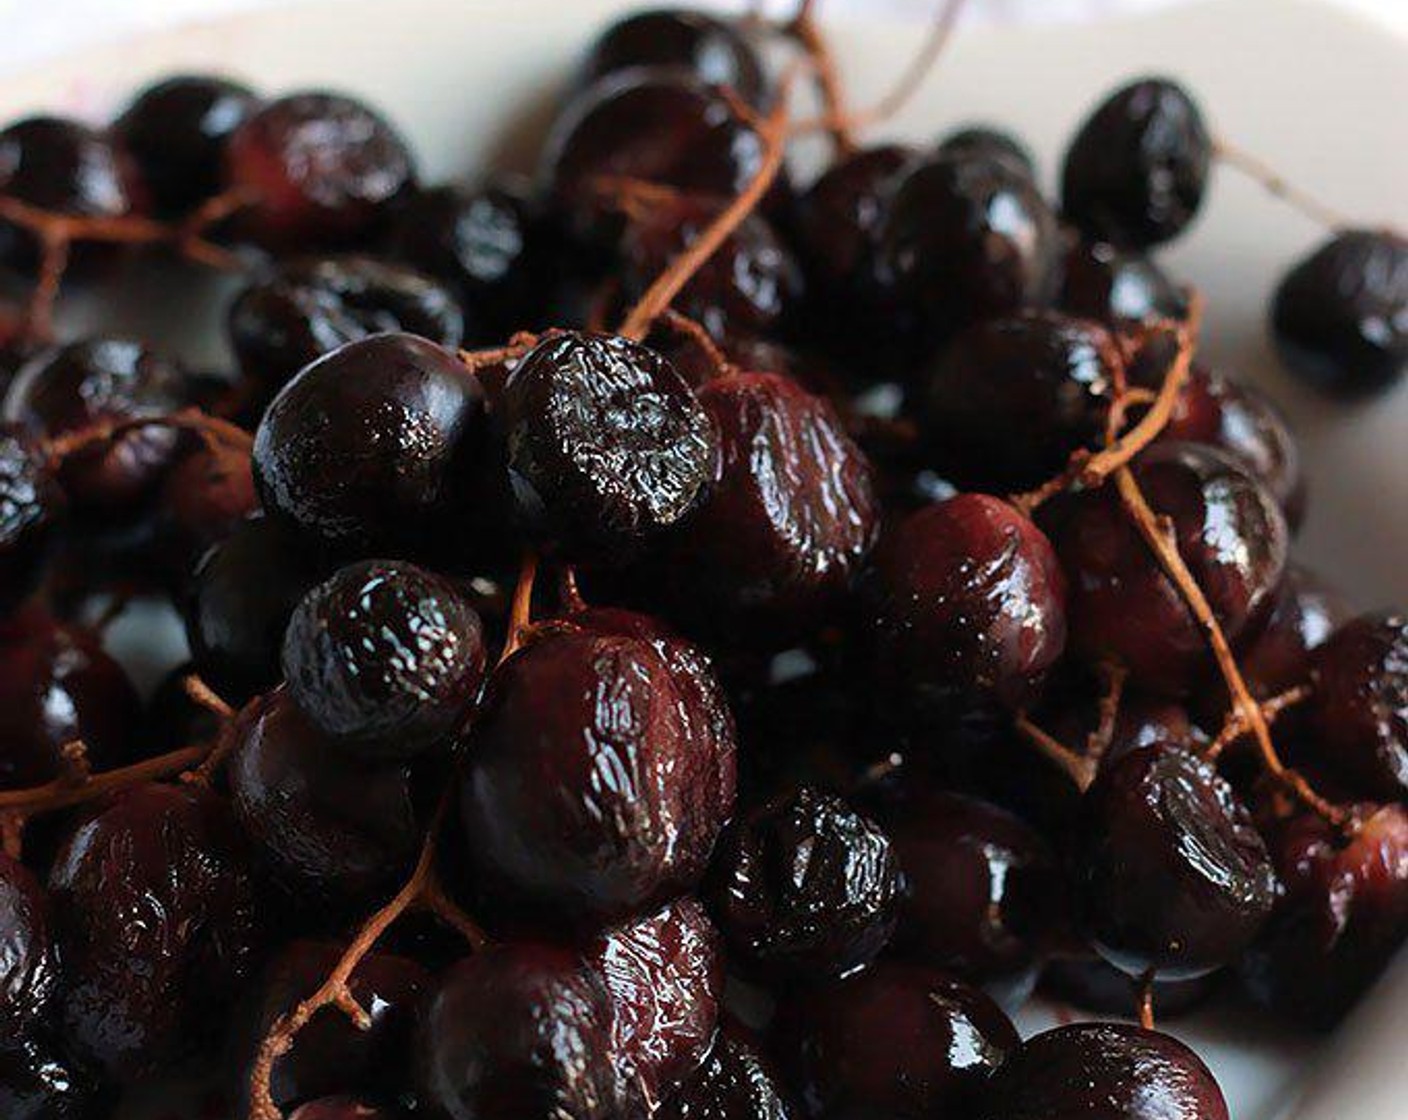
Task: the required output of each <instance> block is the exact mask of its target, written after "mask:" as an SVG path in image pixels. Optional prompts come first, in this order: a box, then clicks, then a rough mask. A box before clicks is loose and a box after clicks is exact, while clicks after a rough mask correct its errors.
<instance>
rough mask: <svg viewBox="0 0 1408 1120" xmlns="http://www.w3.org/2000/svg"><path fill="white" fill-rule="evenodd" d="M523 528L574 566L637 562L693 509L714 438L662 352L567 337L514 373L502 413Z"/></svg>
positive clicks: (604, 338)
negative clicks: (578, 561)
mask: <svg viewBox="0 0 1408 1120" xmlns="http://www.w3.org/2000/svg"><path fill="white" fill-rule="evenodd" d="M498 411H499V419H500V422H501V424H502V426H503V430H504V438H505V442H506V444H507V448H508V467H509V481H510V483H511V485H512V488H513V500H514V508H515V511H516V513H517V515H518V517H519V519H520V520H521V521H522V522H523V523H524V524H525V525H526V526H529V527H530V528H531V529H532V530H533V531H534V532H535V533H537V534H538V535H540V536H542V537H544V538H545V539H547V540H549V541H550V542H551V543H552V544H554V545H555V546H556V547H558V548H560V549H561V550H562V551H563V552H564V553H566V554H567V555H568V556H569V557H572V558H587V559H592V560H614V559H620V558H622V557H627V556H629V555H631V554H632V553H634V552H636V551H638V550H639V549H640V547H641V546H642V544H643V543H644V542H645V541H646V540H647V539H649V538H650V537H652V536H655V535H657V534H659V533H660V532H661V531H662V530H665V529H668V528H669V527H670V526H672V525H674V524H676V523H677V522H679V521H680V520H681V518H683V517H684V516H685V515H686V514H687V513H688V512H689V511H690V510H691V509H692V508H693V507H694V505H695V503H696V501H697V500H698V498H699V497H700V495H701V492H702V491H703V490H704V488H705V486H706V484H707V483H708V478H709V468H710V465H711V460H712V458H713V455H714V454H715V449H716V447H717V438H716V436H715V434H714V431H713V428H712V426H711V425H710V423H709V417H708V415H707V414H706V413H705V411H704V409H703V408H702V407H701V406H700V403H699V400H698V398H697V397H696V396H695V395H694V392H693V390H691V389H690V387H689V386H688V385H687V384H685V381H684V379H683V378H681V377H680V375H679V374H678V373H677V372H676V371H675V369H674V367H673V366H671V365H670V364H669V362H667V361H666V360H665V359H664V358H662V357H661V356H660V355H659V354H657V353H655V351H653V350H650V349H647V348H646V347H644V346H641V345H639V344H637V343H634V342H631V341H630V340H628V339H625V338H618V337H616V336H613V335H602V334H578V333H564V334H558V335H554V336H551V337H549V338H547V339H546V340H544V341H543V342H541V343H539V344H538V346H536V347H535V348H534V349H533V350H532V351H531V352H530V353H529V354H528V355H527V356H526V357H525V358H524V359H523V360H522V361H521V362H519V363H518V365H517V366H516V367H514V370H513V372H512V373H511V374H510V375H509V379H508V382H507V383H506V384H505V386H504V391H503V396H502V399H501V401H500V402H499V405H498Z"/></svg>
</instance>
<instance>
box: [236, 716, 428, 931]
mask: <svg viewBox="0 0 1408 1120" xmlns="http://www.w3.org/2000/svg"><path fill="white" fill-rule="evenodd" d="M239 719H240V725H239V730H238V736H239V740H238V741H239V745H238V746H237V747H236V748H235V753H234V755H233V756H232V757H231V759H230V764H229V770H228V774H229V783H230V799H231V802H232V803H233V805H234V809H235V813H236V815H237V816H238V817H239V820H240V823H241V824H242V825H243V826H244V829H245V831H246V832H247V833H248V834H249V836H250V837H251V839H252V840H253V841H254V844H255V847H256V848H257V849H258V851H259V853H260V854H261V856H262V857H263V859H264V861H265V863H266V864H267V865H268V866H269V868H270V870H271V872H272V873H273V875H274V877H275V878H276V879H277V880H279V882H280V883H281V884H282V885H283V886H284V888H285V889H286V890H287V891H288V892H289V894H290V895H291V896H293V897H295V898H298V899H306V898H308V897H310V896H311V897H313V898H315V899H317V900H319V901H321V902H324V903H333V904H348V903H366V902H375V901H376V900H377V899H378V897H379V895H380V894H381V893H383V892H385V891H388V890H390V889H394V887H395V886H396V885H397V884H398V883H399V882H400V880H401V879H402V878H403V877H404V875H405V873H406V871H407V870H408V869H409V868H410V865H411V864H412V863H413V862H414V861H415V857H416V852H417V851H418V849H419V848H420V841H421V827H420V821H419V820H418V818H417V814H416V808H415V804H414V802H413V800H412V789H411V774H410V771H409V770H408V769H407V768H406V767H405V766H403V765H396V764H387V763H383V764H379V765H372V764H369V763H364V762H361V761H360V760H358V759H357V758H355V757H350V756H349V755H348V754H347V752H346V751H345V750H341V749H339V744H337V743H334V742H330V741H329V740H328V739H326V738H325V737H324V736H323V735H321V734H320V733H319V732H318V731H317V729H316V728H314V727H313V726H311V725H310V724H309V722H308V721H307V719H306V718H305V717H304V716H303V715H302V713H300V712H299V710H298V709H297V708H296V707H294V705H293V704H292V703H291V702H290V700H289V698H288V696H287V695H286V694H285V693H284V692H282V691H280V692H275V693H273V694H271V695H270V696H268V697H266V698H264V699H262V700H260V701H259V703H258V705H257V706H256V707H255V709H254V710H253V711H252V712H248V713H242V714H241V716H240V717H239Z"/></svg>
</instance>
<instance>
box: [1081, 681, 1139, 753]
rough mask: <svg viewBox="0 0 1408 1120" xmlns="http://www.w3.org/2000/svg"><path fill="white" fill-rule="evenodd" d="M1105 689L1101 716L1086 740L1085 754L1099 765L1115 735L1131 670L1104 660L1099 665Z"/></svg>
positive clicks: (1101, 703) (1101, 704)
mask: <svg viewBox="0 0 1408 1120" xmlns="http://www.w3.org/2000/svg"><path fill="white" fill-rule="evenodd" d="M1099 671H1100V675H1101V677H1102V678H1103V679H1104V682H1105V690H1104V692H1102V693H1101V695H1100V718H1099V721H1098V722H1097V723H1096V725H1095V730H1094V731H1092V732H1091V733H1090V734H1089V735H1088V736H1087V737H1086V740H1085V755H1086V757H1087V758H1090V759H1093V760H1094V761H1095V763H1096V764H1097V765H1098V764H1099V762H1100V760H1101V759H1102V758H1104V757H1105V752H1106V751H1107V750H1109V749H1110V741H1111V740H1112V739H1113V738H1114V737H1115V721H1116V720H1118V719H1119V715H1120V700H1121V699H1123V697H1124V686H1125V682H1126V681H1127V680H1128V679H1129V670H1128V669H1126V668H1125V667H1124V666H1123V665H1117V664H1115V663H1114V662H1113V661H1102V662H1101V663H1100V666H1099Z"/></svg>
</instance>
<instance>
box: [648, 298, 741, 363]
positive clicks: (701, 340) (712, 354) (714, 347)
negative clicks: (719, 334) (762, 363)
mask: <svg viewBox="0 0 1408 1120" xmlns="http://www.w3.org/2000/svg"><path fill="white" fill-rule="evenodd" d="M660 323H661V325H662V326H665V327H667V328H669V329H670V330H671V331H673V332H674V333H675V334H676V335H678V336H679V337H680V338H682V339H684V340H685V341H686V342H691V343H693V344H694V345H695V346H697V347H698V348H699V351H700V353H701V354H703V356H704V360H705V361H706V362H708V363H709V367H710V370H711V372H712V374H713V376H714V377H727V376H728V375H729V374H732V373H737V372H738V367H737V366H736V365H734V364H733V362H731V361H729V358H728V355H727V354H725V353H724V352H723V349H722V348H721V347H720V346H719V344H718V343H717V342H715V341H714V338H713V336H712V335H711V334H710V333H709V332H708V330H707V329H706V328H705V326H704V324H703V323H701V322H699V321H698V320H697V319H691V318H690V317H689V316H688V315H686V314H685V313H684V312H683V311H676V310H675V309H674V308H672V307H667V308H665V310H664V312H662V313H661V315H660Z"/></svg>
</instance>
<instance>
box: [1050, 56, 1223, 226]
mask: <svg viewBox="0 0 1408 1120" xmlns="http://www.w3.org/2000/svg"><path fill="white" fill-rule="evenodd" d="M1211 165H1212V138H1211V136H1210V134H1209V132H1208V127H1207V124H1206V123H1205V122H1204V120H1203V115H1202V111H1201V110H1200V109H1199V108H1198V105H1197V103H1196V102H1195V101H1194V100H1193V98H1192V97H1191V96H1190V95H1189V93H1188V91H1187V90H1185V89H1184V88H1183V87H1182V86H1180V85H1178V84H1177V83H1176V82H1174V81H1171V80H1169V79H1167V78H1158V77H1153V78H1141V79H1140V80H1138V81H1135V82H1131V83H1130V84H1129V85H1126V86H1122V87H1121V88H1120V89H1118V90H1116V91H1115V92H1114V93H1112V94H1110V95H1109V97H1107V98H1106V99H1105V100H1104V101H1102V102H1101V103H1100V104H1099V105H1098V106H1097V107H1096V108H1095V110H1094V111H1093V112H1092V113H1091V115H1090V116H1089V117H1088V118H1087V119H1086V121H1085V123H1084V124H1082V125H1081V127H1080V130H1079V131H1078V132H1077V133H1076V135H1075V137H1074V138H1073V139H1072V141H1071V146H1070V148H1069V149H1067V151H1066V161H1065V165H1064V167H1063V169H1062V178H1061V205H1062V210H1063V211H1064V213H1065V216H1066V217H1067V218H1069V219H1070V220H1072V221H1073V222H1075V223H1076V225H1078V226H1080V228H1081V230H1082V231H1083V232H1084V233H1085V234H1086V235H1087V236H1090V237H1096V238H1101V239H1104V240H1107V241H1112V242H1114V243H1115V244H1116V245H1122V246H1126V247H1129V248H1134V249H1147V248H1149V247H1150V246H1151V245H1158V244H1160V243H1162V242H1164V241H1168V240H1170V239H1172V238H1174V237H1177V236H1178V235H1179V234H1180V233H1182V232H1183V230H1184V229H1185V228H1187V226H1188V225H1189V224H1190V223H1191V222H1192V220H1193V218H1194V217H1195V216H1196V215H1197V212H1198V209H1199V207H1200V206H1201V204H1202V200H1203V192H1204V190H1205V189H1206V188H1207V179H1208V171H1209V169H1210V167H1211Z"/></svg>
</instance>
